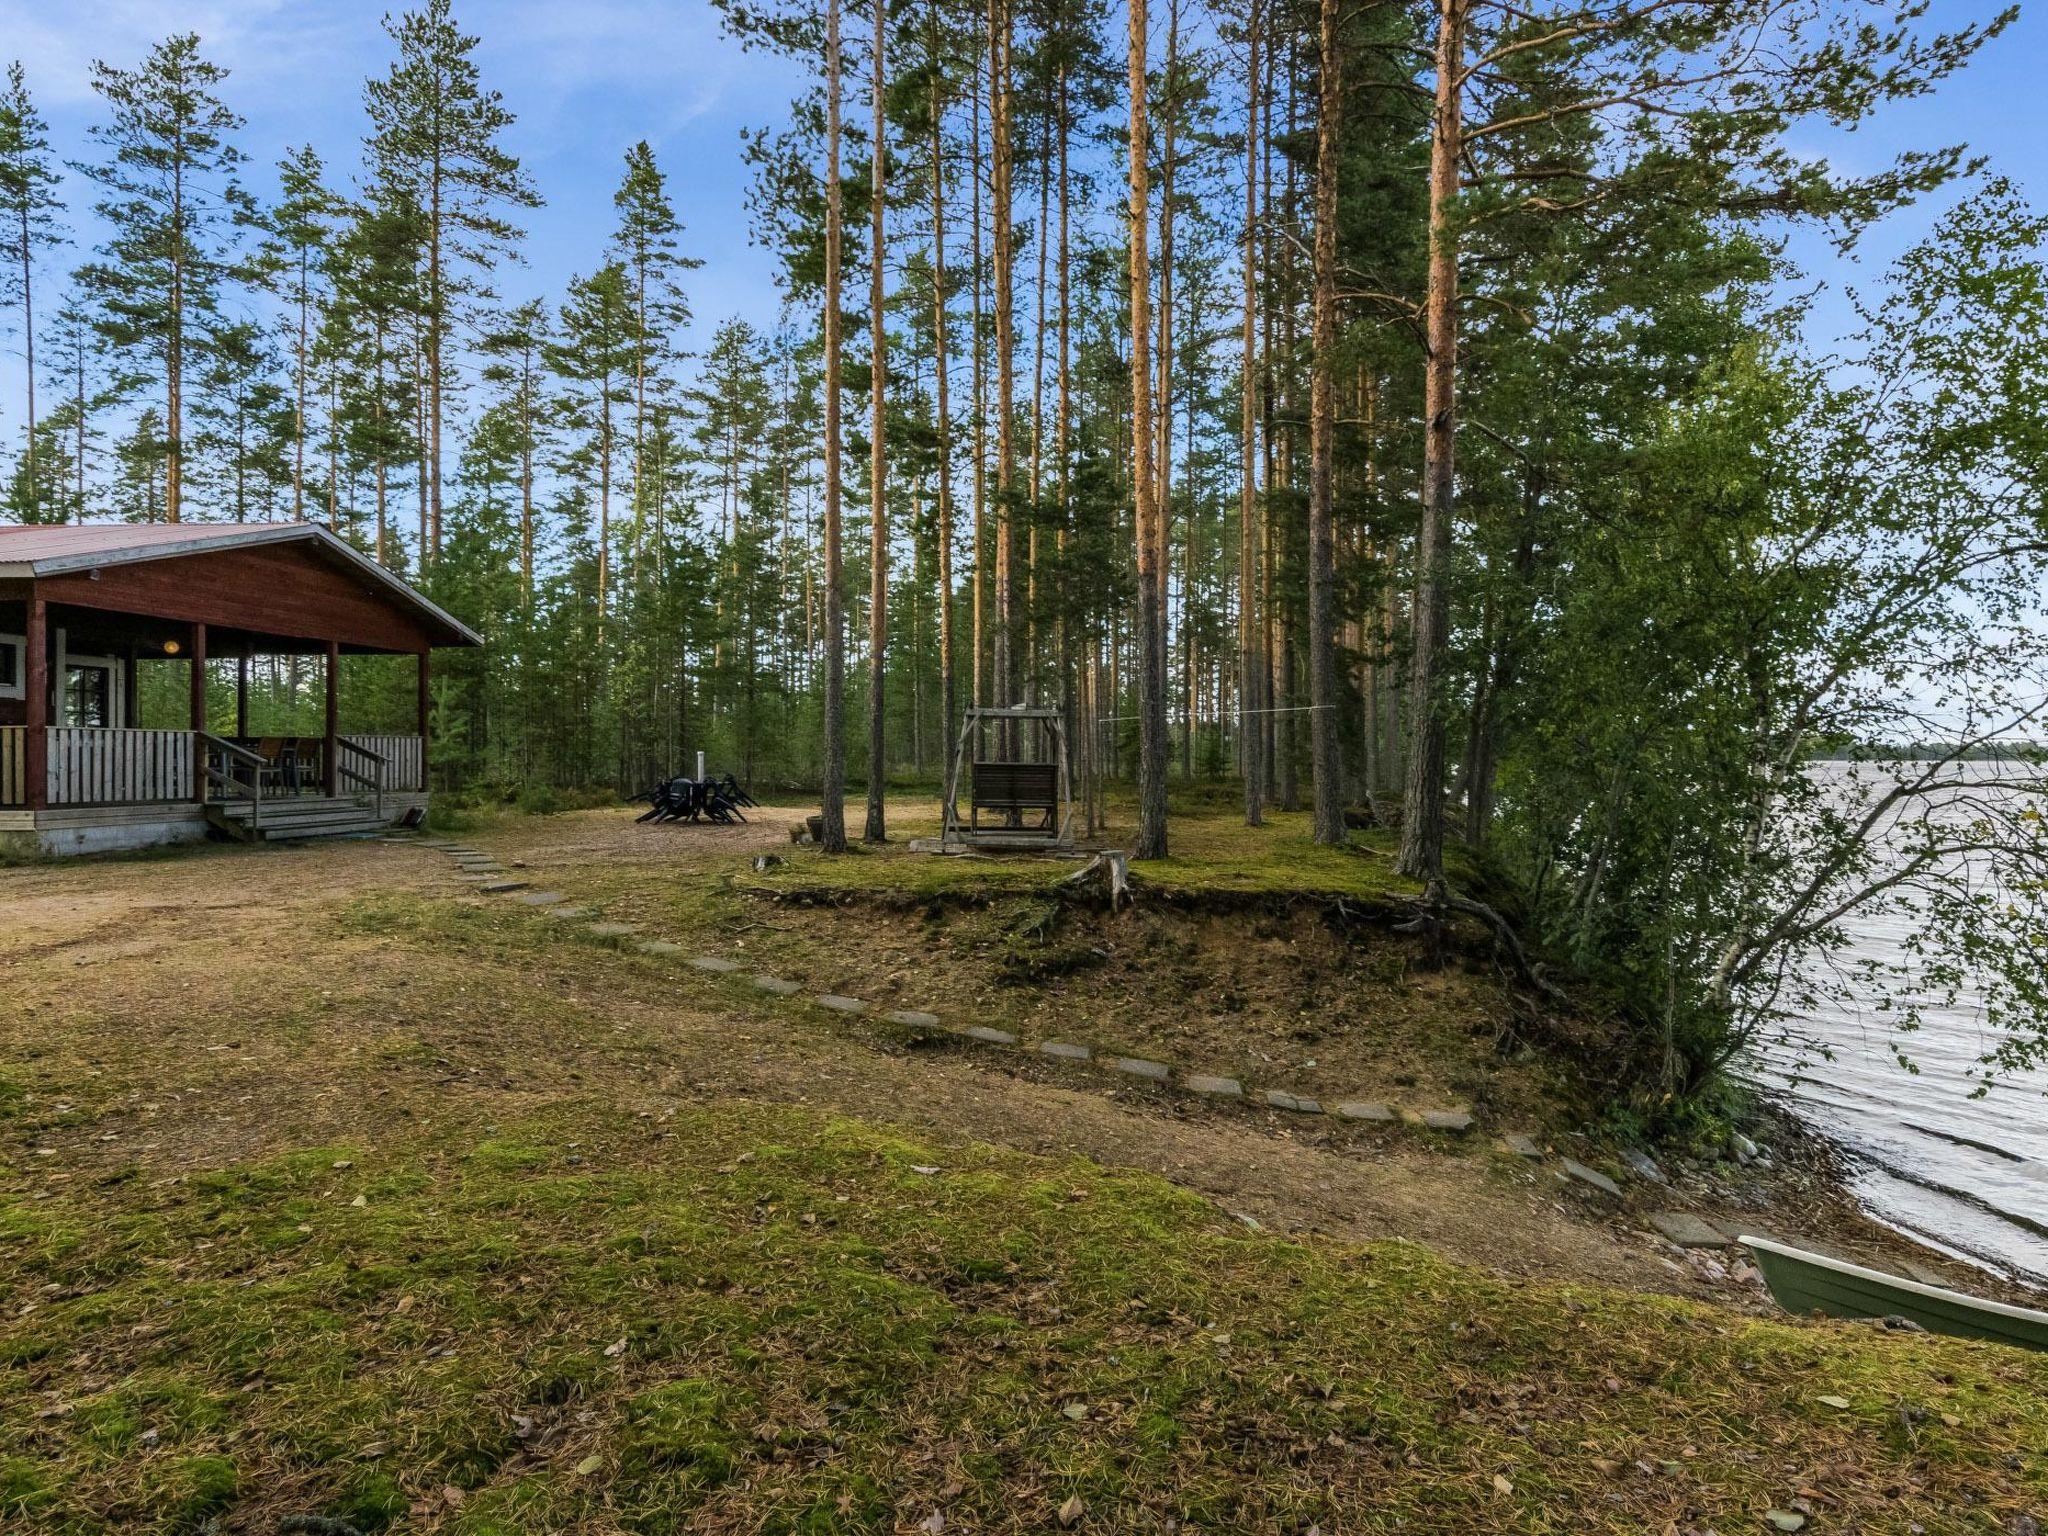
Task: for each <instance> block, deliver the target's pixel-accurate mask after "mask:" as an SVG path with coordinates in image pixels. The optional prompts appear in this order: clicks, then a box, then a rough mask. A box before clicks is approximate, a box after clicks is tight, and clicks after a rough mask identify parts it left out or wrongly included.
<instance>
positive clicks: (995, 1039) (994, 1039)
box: [960, 1024, 1017, 1045]
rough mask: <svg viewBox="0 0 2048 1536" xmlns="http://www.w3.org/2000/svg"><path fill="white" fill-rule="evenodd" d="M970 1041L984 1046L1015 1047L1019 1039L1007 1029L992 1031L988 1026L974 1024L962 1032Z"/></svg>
mask: <svg viewBox="0 0 2048 1536" xmlns="http://www.w3.org/2000/svg"><path fill="white" fill-rule="evenodd" d="M960 1033H961V1034H962V1035H964V1036H965V1037H966V1038H968V1039H969V1040H976V1041H979V1042H980V1043H981V1044H983V1045H1015V1044H1016V1043H1017V1037H1016V1036H1015V1035H1013V1034H1011V1033H1010V1032H1009V1031H1008V1030H1007V1029H991V1028H989V1027H988V1025H986V1024H972V1025H969V1026H968V1027H967V1028H966V1029H963V1030H961V1031H960Z"/></svg>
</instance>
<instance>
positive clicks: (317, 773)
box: [0, 725, 423, 807]
mask: <svg viewBox="0 0 2048 1536" xmlns="http://www.w3.org/2000/svg"><path fill="white" fill-rule="evenodd" d="M28 732H29V728H28V727H27V726H24V725H0V806H6V807H19V806H25V805H27V804H28V800H29V796H28ZM47 732H48V741H49V755H48V767H47V769H46V772H45V777H44V781H43V782H44V788H45V794H44V797H43V800H44V804H46V805H50V806H70V805H138V804H146V803H150V802H155V801H165V800H174V801H175V800H191V799H194V798H195V789H196V785H195V783H194V780H193V773H194V771H195V767H196V760H197V753H196V750H195V740H194V735H193V733H192V732H191V731H157V730H129V729H126V728H109V727H103V726H84V725H53V726H50V727H48V728H47ZM205 745H206V747H207V754H208V767H209V770H210V771H209V772H208V774H207V781H208V787H209V798H219V799H231V798H235V797H237V796H244V797H246V796H247V794H248V791H247V790H245V789H238V788H234V787H231V786H230V784H228V783H226V782H223V781H224V780H229V779H231V780H233V781H234V782H235V783H237V784H239V783H241V782H243V781H245V780H249V779H260V778H261V777H262V766H261V765H262V763H263V759H262V758H261V757H260V756H258V755H257V754H254V753H252V752H250V751H249V749H248V747H247V746H246V745H245V744H243V743H241V742H231V741H228V740H227V739H226V738H223V737H218V736H208V737H206V738H205ZM314 745H316V746H317V738H314ZM422 757H423V744H422V743H421V740H420V738H419V737H417V736H397V735H360V736H344V737H342V738H341V744H340V754H339V759H340V760H339V761H338V762H337V764H336V768H337V770H338V771H339V772H338V777H340V778H341V779H342V781H343V785H344V786H345V789H344V792H345V793H356V794H363V795H366V796H369V797H372V798H374V799H375V800H376V801H378V802H379V804H380V805H381V803H382V800H383V797H384V796H385V795H387V794H392V793H398V794H413V793H415V792H416V791H417V790H418V789H419V787H420V784H421V771H422ZM300 771H301V774H302V776H303V781H304V782H303V784H302V786H301V792H302V793H304V792H307V791H311V790H313V789H315V788H317V786H318V785H319V783H320V782H321V776H322V771H323V765H322V764H321V763H320V762H319V758H318V754H317V753H316V754H315V755H313V756H312V757H311V758H310V759H302V761H301V763H300ZM265 798H266V799H271V798H275V791H274V790H273V792H272V793H270V794H266V795H265Z"/></svg>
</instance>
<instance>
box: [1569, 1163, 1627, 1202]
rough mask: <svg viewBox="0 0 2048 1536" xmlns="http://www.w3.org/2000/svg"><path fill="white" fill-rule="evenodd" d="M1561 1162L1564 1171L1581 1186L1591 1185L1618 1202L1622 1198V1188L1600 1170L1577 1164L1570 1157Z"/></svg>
mask: <svg viewBox="0 0 2048 1536" xmlns="http://www.w3.org/2000/svg"><path fill="white" fill-rule="evenodd" d="M1561 1161H1562V1162H1563V1164H1564V1171H1565V1172H1566V1173H1568V1174H1569V1175H1571V1177H1573V1178H1575V1179H1577V1180H1578V1181H1579V1182H1580V1183H1581V1184H1590V1185H1592V1186H1593V1187H1594V1188H1595V1189H1597V1190H1599V1191H1600V1193H1602V1194H1603V1195H1612V1196H1613V1197H1614V1198H1615V1199H1617V1200H1619V1199H1620V1198H1621V1186H1620V1185H1619V1184H1617V1183H1615V1182H1614V1180H1612V1179H1610V1178H1609V1177H1607V1175H1606V1174H1604V1173H1602V1172H1601V1171H1600V1170H1599V1169H1598V1168H1588V1167H1587V1166H1586V1165H1585V1164H1584V1163H1575V1162H1573V1161H1572V1160H1571V1159H1570V1158H1568V1157H1567V1158H1563V1159H1561Z"/></svg>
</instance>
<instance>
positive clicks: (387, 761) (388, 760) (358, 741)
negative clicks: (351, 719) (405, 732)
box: [341, 735, 423, 795]
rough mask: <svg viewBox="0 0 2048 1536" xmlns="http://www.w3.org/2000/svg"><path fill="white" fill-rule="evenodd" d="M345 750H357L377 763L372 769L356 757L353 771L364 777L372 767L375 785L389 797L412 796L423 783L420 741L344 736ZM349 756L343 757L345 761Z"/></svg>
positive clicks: (368, 763)
mask: <svg viewBox="0 0 2048 1536" xmlns="http://www.w3.org/2000/svg"><path fill="white" fill-rule="evenodd" d="M341 740H342V745H343V746H344V747H358V748H361V749H362V751H363V752H364V753H368V754H373V755H374V756H375V757H376V758H377V759H378V761H377V762H376V763H375V764H374V765H373V764H371V763H370V762H369V760H368V758H367V757H361V756H359V757H357V758H356V760H355V763H354V765H353V766H354V767H355V768H356V770H357V771H358V772H360V773H363V774H365V775H366V776H367V775H368V774H369V773H370V770H371V769H372V767H373V766H374V768H375V778H376V785H377V788H378V789H379V790H382V791H383V792H385V793H387V794H389V793H392V792H396V793H399V794H406V795H409V794H412V793H414V792H415V791H417V790H418V789H419V787H420V784H421V783H422V782H423V781H422V780H421V778H420V739H419V737H417V736H389V735H386V736H343V737H342V738H341ZM347 756H348V754H346V753H344V760H346V758H347Z"/></svg>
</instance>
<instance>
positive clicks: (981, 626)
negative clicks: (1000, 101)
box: [967, 69, 988, 708]
mask: <svg viewBox="0 0 2048 1536" xmlns="http://www.w3.org/2000/svg"><path fill="white" fill-rule="evenodd" d="M979 73H980V71H979V69H975V70H972V71H970V72H969V78H970V79H973V78H974V77H975V76H976V75H978V74H979ZM968 97H969V101H970V109H971V117H972V121H971V122H969V124H968V132H967V152H968V155H969V157H970V158H969V163H968V168H967V194H968V210H967V211H968V225H969V228H968V237H969V241H970V249H969V252H968V262H969V265H970V266H971V268H972V271H973V280H974V292H973V294H972V296H971V297H972V300H973V304H974V323H973V324H972V325H971V326H970V327H969V335H970V338H971V340H972V347H971V349H970V351H971V361H972V364H973V371H974V530H973V532H974V591H973V594H972V596H973V604H972V609H973V612H972V614H971V624H972V628H973V630H974V634H973V636H972V639H973V642H974V654H973V656H972V658H971V659H970V662H969V666H968V671H969V674H970V675H969V679H968V684H969V689H970V691H971V693H972V695H973V703H974V705H975V707H977V708H979V707H980V706H982V705H984V704H986V703H988V676H987V672H986V670H985V667H984V662H985V661H986V659H987V655H988V616H987V612H986V598H987V590H988V355H987V352H986V350H985V335H986V331H985V326H984V320H983V317H984V315H985V314H986V313H987V311H986V309H985V308H984V306H983V304H982V287H981V281H982V279H981V274H982V223H981V86H980V84H979V83H978V82H977V83H975V84H974V85H972V86H971V87H970V88H969V90H968Z"/></svg>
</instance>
